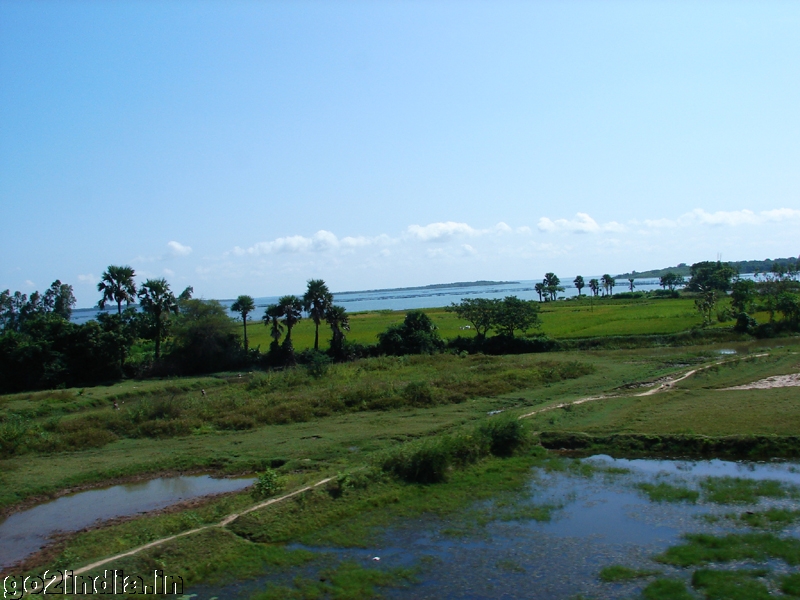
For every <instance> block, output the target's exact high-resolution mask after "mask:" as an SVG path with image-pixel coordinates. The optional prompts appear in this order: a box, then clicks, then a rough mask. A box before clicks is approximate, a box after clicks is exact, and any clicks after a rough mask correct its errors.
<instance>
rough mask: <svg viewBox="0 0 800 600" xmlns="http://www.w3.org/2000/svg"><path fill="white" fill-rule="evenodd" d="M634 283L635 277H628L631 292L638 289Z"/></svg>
mask: <svg viewBox="0 0 800 600" xmlns="http://www.w3.org/2000/svg"><path fill="white" fill-rule="evenodd" d="M634 281H635V279H634V278H633V277H628V287H629V288H630V290H631V292H632V291H633V288H635V287H636V284H635V283H634Z"/></svg>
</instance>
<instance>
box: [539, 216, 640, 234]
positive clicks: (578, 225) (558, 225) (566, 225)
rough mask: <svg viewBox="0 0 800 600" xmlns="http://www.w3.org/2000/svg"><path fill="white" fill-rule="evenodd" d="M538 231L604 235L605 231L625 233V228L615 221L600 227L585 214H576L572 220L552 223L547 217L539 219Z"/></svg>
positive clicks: (560, 220)
mask: <svg viewBox="0 0 800 600" xmlns="http://www.w3.org/2000/svg"><path fill="white" fill-rule="evenodd" d="M537 227H538V228H539V231H544V232H547V233H551V232H556V231H571V232H573V233H604V232H607V231H614V232H621V231H625V226H624V225H622V224H620V223H617V222H616V221H609V222H608V223H603V224H602V225H601V224H599V223H598V222H597V221H595V220H594V219H593V218H592V217H590V216H589V215H588V214H586V213H578V214H577V215H575V218H574V219H572V220H568V219H556V220H555V221H553V220H552V219H549V218H547V217H542V218H541V219H539V223H538V224H537Z"/></svg>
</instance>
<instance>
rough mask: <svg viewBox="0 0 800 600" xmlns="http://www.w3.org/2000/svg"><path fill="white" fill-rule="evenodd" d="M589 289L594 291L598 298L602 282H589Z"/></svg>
mask: <svg viewBox="0 0 800 600" xmlns="http://www.w3.org/2000/svg"><path fill="white" fill-rule="evenodd" d="M589 289H590V290H592V294H593V295H594V296H597V294H599V293H600V282H599V281H597V279H590V280H589Z"/></svg>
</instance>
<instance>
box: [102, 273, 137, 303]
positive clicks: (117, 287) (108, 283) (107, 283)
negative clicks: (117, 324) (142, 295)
mask: <svg viewBox="0 0 800 600" xmlns="http://www.w3.org/2000/svg"><path fill="white" fill-rule="evenodd" d="M134 275H136V272H135V271H134V270H133V269H132V268H131V267H128V266H125V267H117V266H114V265H110V266H109V267H108V269H106V271H105V272H104V273H103V276H102V277H101V278H100V283H98V284H97V291H98V292H103V297H102V298H100V302H98V303H97V305H98V306H99V307H100V308H105V307H106V302H116V303H117V314H118V315H121V314H122V303H123V302H125V303H126V304H127V305H130V303H131V302H133V301H134V300H136V284H135V283H134V282H133V277H134Z"/></svg>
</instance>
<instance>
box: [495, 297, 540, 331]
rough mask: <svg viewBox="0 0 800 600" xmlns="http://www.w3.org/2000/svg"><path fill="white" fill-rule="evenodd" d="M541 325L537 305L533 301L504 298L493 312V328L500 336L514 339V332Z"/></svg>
mask: <svg viewBox="0 0 800 600" xmlns="http://www.w3.org/2000/svg"><path fill="white" fill-rule="evenodd" d="M540 325H541V322H540V319H539V305H538V304H537V303H536V302H535V301H533V300H520V299H519V298H517V297H516V296H506V297H505V298H503V300H502V301H501V302H500V303H499V305H498V309H497V311H496V312H495V322H494V326H495V327H496V329H497V330H498V332H500V334H502V335H506V336H508V337H514V331H516V330H520V331H522V332H525V331H527V330H528V329H531V328H533V327H537V328H538V327H539V326H540Z"/></svg>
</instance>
